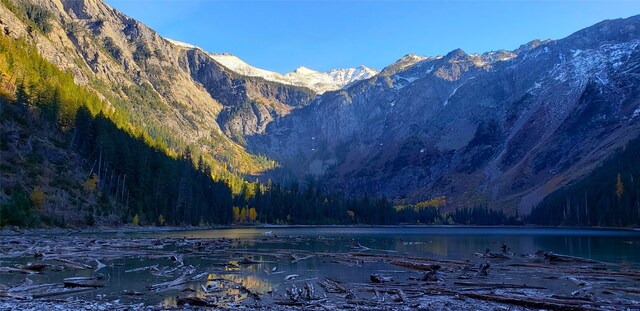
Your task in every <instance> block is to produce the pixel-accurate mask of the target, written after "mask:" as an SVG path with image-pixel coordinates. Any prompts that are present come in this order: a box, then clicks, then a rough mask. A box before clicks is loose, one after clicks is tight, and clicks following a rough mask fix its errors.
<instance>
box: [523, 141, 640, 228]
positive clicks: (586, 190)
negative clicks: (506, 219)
mask: <svg viewBox="0 0 640 311" xmlns="http://www.w3.org/2000/svg"><path fill="white" fill-rule="evenodd" d="M638 155H640V138H635V139H633V140H630V141H629V142H628V143H627V144H626V145H625V147H624V148H621V149H619V150H618V151H617V152H616V153H614V154H613V155H612V156H611V157H609V159H607V160H606V161H604V163H603V164H602V165H600V166H599V167H598V168H596V169H595V170H594V171H593V172H591V173H590V174H589V175H587V176H586V177H584V178H583V179H582V180H580V181H579V182H577V183H574V184H572V185H568V186H566V187H562V188H560V189H558V190H556V191H554V192H553V193H551V194H550V195H549V196H547V197H546V198H545V199H544V200H543V201H542V202H540V203H539V204H538V205H537V206H536V207H535V208H534V209H533V211H532V212H531V215H530V216H529V217H528V219H527V222H529V223H532V224H540V225H553V226H560V225H562V226H607V227H630V226H638V224H640V182H639V181H638V178H639V177H640V161H639V160H638Z"/></svg>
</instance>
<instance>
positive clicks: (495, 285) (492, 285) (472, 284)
mask: <svg viewBox="0 0 640 311" xmlns="http://www.w3.org/2000/svg"><path fill="white" fill-rule="evenodd" d="M453 285H458V286H470V287H486V288H526V289H547V288H545V287H541V286H532V285H527V284H510V283H482V282H479V283H476V282H453Z"/></svg>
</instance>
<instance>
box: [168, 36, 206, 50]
mask: <svg viewBox="0 0 640 311" xmlns="http://www.w3.org/2000/svg"><path fill="white" fill-rule="evenodd" d="M164 39H165V40H167V41H169V42H170V43H171V44H173V45H177V46H179V47H183V48H187V49H199V50H202V49H201V48H200V47H197V46H195V45H193V44H189V43H185V42H182V41H178V40H173V39H169V38H164Z"/></svg>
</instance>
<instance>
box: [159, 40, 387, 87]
mask: <svg viewBox="0 0 640 311" xmlns="http://www.w3.org/2000/svg"><path fill="white" fill-rule="evenodd" d="M167 41H169V42H171V43H172V44H174V45H176V46H180V47H183V48H186V49H197V50H201V51H204V50H203V49H202V48H200V47H197V46H195V45H192V44H189V43H184V42H180V41H176V40H172V39H167ZM207 54H208V55H209V56H210V57H211V58H212V59H214V60H215V61H216V62H218V63H220V64H221V65H222V66H224V67H225V68H227V69H229V70H231V71H233V72H235V73H237V74H239V75H243V76H247V77H259V78H263V79H265V80H268V81H273V82H278V83H283V84H287V85H295V86H300V87H305V88H308V89H311V90H313V91H314V92H315V93H317V94H322V93H324V92H327V91H335V90H338V89H341V88H343V87H345V86H347V85H349V84H351V83H353V82H355V81H359V80H364V79H368V78H371V77H373V76H375V75H376V74H378V71H376V70H375V69H371V68H368V67H366V66H364V65H362V66H359V67H357V68H343V69H331V70H329V71H327V72H319V71H315V70H313V69H309V68H307V67H304V66H300V67H298V68H296V70H294V71H293V72H289V73H286V74H284V75H283V74H280V73H277V72H274V71H269V70H264V69H260V68H256V67H254V66H251V65H249V64H247V63H246V62H245V61H243V60H242V59H240V58H239V57H237V56H235V55H232V54H229V53H207Z"/></svg>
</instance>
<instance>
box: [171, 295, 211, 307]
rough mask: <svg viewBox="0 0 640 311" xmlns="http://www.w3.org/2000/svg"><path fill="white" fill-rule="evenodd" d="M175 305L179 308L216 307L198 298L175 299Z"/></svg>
mask: <svg viewBox="0 0 640 311" xmlns="http://www.w3.org/2000/svg"><path fill="white" fill-rule="evenodd" d="M176 303H177V304H178V305H179V306H184V305H190V306H196V307H217V305H216V304H214V303H212V302H210V301H207V300H204V299H202V298H198V297H176Z"/></svg>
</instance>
